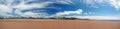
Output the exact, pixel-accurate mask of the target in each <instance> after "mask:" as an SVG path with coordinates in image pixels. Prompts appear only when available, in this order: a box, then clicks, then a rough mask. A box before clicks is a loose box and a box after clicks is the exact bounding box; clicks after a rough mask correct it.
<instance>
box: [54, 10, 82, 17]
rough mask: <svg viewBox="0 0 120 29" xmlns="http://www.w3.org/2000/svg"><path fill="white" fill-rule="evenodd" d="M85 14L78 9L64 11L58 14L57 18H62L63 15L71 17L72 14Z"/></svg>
mask: <svg viewBox="0 0 120 29" xmlns="http://www.w3.org/2000/svg"><path fill="white" fill-rule="evenodd" d="M82 12H83V10H82V9H78V10H76V11H64V12H58V13H56V15H57V16H61V15H70V14H81V13H82Z"/></svg>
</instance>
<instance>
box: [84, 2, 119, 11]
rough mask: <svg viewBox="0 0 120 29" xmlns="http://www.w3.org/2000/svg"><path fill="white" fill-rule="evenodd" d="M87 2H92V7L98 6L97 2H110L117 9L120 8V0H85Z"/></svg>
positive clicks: (102, 3)
mask: <svg viewBox="0 0 120 29" xmlns="http://www.w3.org/2000/svg"><path fill="white" fill-rule="evenodd" d="M84 1H85V2H84V3H86V4H90V5H91V7H95V8H98V6H96V4H99V5H104V4H110V5H111V6H113V7H115V8H116V10H119V9H120V0H84Z"/></svg>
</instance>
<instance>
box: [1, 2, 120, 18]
mask: <svg viewBox="0 0 120 29" xmlns="http://www.w3.org/2000/svg"><path fill="white" fill-rule="evenodd" d="M58 16H69V17H73V16H74V17H79V18H81V17H84V16H87V17H85V18H88V17H90V18H91V16H92V17H93V16H94V17H98V18H99V17H101V16H102V17H103V18H114V17H115V18H117V19H120V17H119V16H120V0H0V17H58ZM94 17H93V18H94Z"/></svg>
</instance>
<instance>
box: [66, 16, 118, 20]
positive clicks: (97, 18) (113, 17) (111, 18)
mask: <svg viewBox="0 0 120 29" xmlns="http://www.w3.org/2000/svg"><path fill="white" fill-rule="evenodd" d="M68 17H70V16H68ZM71 17H75V18H79V19H90V20H120V16H71Z"/></svg>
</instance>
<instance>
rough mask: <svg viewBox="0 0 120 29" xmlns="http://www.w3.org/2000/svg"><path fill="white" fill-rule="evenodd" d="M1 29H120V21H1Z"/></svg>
mask: <svg viewBox="0 0 120 29" xmlns="http://www.w3.org/2000/svg"><path fill="white" fill-rule="evenodd" d="M0 29H120V21H102V20H53V19H46V20H43V19H36V20H33V19H19V20H15V19H11V20H0Z"/></svg>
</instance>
